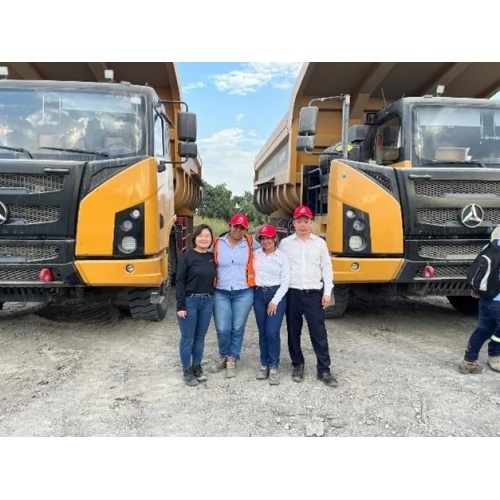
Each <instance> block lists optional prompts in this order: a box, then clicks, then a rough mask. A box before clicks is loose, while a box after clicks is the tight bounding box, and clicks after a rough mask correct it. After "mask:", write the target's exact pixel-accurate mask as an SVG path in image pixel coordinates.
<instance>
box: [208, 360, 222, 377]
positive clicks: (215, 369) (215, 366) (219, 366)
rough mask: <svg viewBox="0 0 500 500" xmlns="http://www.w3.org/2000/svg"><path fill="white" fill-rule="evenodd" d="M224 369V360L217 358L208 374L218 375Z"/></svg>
mask: <svg viewBox="0 0 500 500" xmlns="http://www.w3.org/2000/svg"><path fill="white" fill-rule="evenodd" d="M225 368H226V358H225V357H224V356H219V358H218V359H217V361H216V362H215V363H214V364H213V365H212V366H211V367H210V368H209V370H208V371H209V372H210V373H219V372H221V371H222V370H224V369H225Z"/></svg>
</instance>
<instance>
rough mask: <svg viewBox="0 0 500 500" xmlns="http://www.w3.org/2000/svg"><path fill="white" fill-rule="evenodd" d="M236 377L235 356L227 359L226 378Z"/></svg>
mask: <svg viewBox="0 0 500 500" xmlns="http://www.w3.org/2000/svg"><path fill="white" fill-rule="evenodd" d="M232 377H236V360H235V359H234V358H231V357H229V358H227V359H226V378H232Z"/></svg>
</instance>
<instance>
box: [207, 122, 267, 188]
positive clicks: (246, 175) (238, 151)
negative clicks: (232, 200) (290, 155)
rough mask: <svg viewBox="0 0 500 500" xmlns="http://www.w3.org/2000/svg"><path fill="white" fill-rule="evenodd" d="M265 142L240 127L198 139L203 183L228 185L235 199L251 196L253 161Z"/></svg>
mask: <svg viewBox="0 0 500 500" xmlns="http://www.w3.org/2000/svg"><path fill="white" fill-rule="evenodd" d="M263 142H264V141H261V140H256V139H255V138H254V137H253V136H250V135H249V134H248V133H246V132H245V131H244V130H243V129H241V128H238V127H236V128H230V129H224V130H220V131H218V132H216V133H215V134H213V135H212V136H211V137H208V138H205V139H199V140H198V149H199V152H200V156H201V161H202V164H203V179H204V180H205V181H206V182H208V183H209V184H210V185H212V186H216V185H217V184H224V183H225V184H226V186H227V188H228V189H230V190H231V192H232V193H233V195H237V196H240V195H242V194H243V193H244V192H245V191H250V192H251V193H252V192H253V167H254V160H255V156H256V155H257V153H258V151H259V149H260V148H261V147H262V144H263Z"/></svg>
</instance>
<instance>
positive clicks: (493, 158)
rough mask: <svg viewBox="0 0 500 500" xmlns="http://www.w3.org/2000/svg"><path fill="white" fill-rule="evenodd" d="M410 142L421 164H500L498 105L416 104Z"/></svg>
mask: <svg viewBox="0 0 500 500" xmlns="http://www.w3.org/2000/svg"><path fill="white" fill-rule="evenodd" d="M413 144H414V153H415V154H416V156H417V157H418V158H419V160H420V163H421V164H436V163H443V164H446V163H449V164H450V166H451V165H453V164H455V165H456V164H457V163H464V164H466V163H471V164H472V163H475V164H482V165H483V166H490V167H491V166H497V167H500V108H498V107H493V106H491V107H485V106H481V107H479V106H477V107H467V106H436V105H433V106H419V107H415V108H414V110H413Z"/></svg>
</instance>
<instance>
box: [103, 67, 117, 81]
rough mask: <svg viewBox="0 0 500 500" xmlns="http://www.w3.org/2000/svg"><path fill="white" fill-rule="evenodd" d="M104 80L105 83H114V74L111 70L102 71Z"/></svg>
mask: <svg viewBox="0 0 500 500" xmlns="http://www.w3.org/2000/svg"><path fill="white" fill-rule="evenodd" d="M104 79H105V80H106V81H107V82H114V81H115V72H114V71H113V70H112V69H105V70H104Z"/></svg>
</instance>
